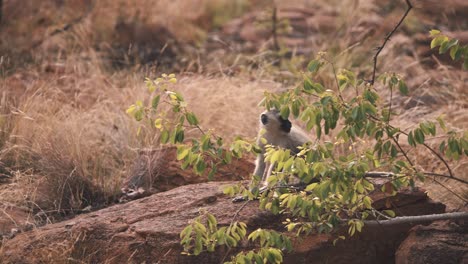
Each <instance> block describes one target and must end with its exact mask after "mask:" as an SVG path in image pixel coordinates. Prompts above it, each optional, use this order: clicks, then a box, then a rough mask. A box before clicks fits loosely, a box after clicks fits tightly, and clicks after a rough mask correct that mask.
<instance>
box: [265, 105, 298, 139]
mask: <svg viewBox="0 0 468 264" xmlns="http://www.w3.org/2000/svg"><path fill="white" fill-rule="evenodd" d="M260 122H261V126H262V128H265V130H267V131H270V132H276V131H281V132H285V133H289V132H291V127H292V124H291V122H290V121H289V120H288V119H283V118H282V117H281V115H280V112H279V111H278V110H270V111H265V112H263V113H262V114H261V115H260Z"/></svg>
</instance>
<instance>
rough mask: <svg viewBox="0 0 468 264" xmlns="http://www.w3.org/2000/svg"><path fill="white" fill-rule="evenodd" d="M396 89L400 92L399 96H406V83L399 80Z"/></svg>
mask: <svg viewBox="0 0 468 264" xmlns="http://www.w3.org/2000/svg"><path fill="white" fill-rule="evenodd" d="M398 89H399V90H400V93H401V94H403V95H408V87H407V86H406V83H405V82H404V81H403V80H400V81H399V82H398Z"/></svg>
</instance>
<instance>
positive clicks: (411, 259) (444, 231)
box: [395, 220, 468, 264]
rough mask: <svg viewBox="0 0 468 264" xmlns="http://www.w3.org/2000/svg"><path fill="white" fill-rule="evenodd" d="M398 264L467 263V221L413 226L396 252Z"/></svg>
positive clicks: (438, 222)
mask: <svg viewBox="0 0 468 264" xmlns="http://www.w3.org/2000/svg"><path fill="white" fill-rule="evenodd" d="M395 260H396V263H398V264H410V263H411V264H419V263H421V264H423V263H424V264H440V263H447V264H452V263H453V264H458V263H468V222H467V221H462V220H460V221H458V222H449V221H437V222H434V223H433V224H431V225H429V226H416V227H414V228H413V229H411V231H410V232H409V235H408V237H407V238H406V239H405V241H403V243H401V245H400V247H399V248H398V251H397V252H396V258H395Z"/></svg>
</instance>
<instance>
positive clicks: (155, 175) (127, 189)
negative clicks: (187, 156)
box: [120, 147, 255, 201]
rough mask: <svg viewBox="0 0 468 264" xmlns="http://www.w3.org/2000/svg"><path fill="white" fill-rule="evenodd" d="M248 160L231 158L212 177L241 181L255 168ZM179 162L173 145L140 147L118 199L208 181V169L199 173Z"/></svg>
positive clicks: (218, 179) (127, 198) (130, 198)
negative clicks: (158, 147) (229, 161)
mask: <svg viewBox="0 0 468 264" xmlns="http://www.w3.org/2000/svg"><path fill="white" fill-rule="evenodd" d="M250 160H252V159H245V158H244V159H237V158H234V159H233V160H232V162H231V163H229V164H220V165H218V170H217V172H216V174H215V175H214V177H213V179H212V180H213V181H232V180H244V177H246V176H248V175H250V174H251V173H252V172H253V170H254V167H255V166H254V164H253V163H252V162H251V161H250ZM181 165H182V161H179V160H177V153H176V148H175V147H164V148H160V149H143V150H140V151H139V153H138V157H137V159H136V160H135V162H134V164H133V168H132V169H131V171H130V173H129V175H128V176H127V179H126V181H125V183H124V186H123V188H122V197H121V198H120V200H121V201H128V200H134V199H136V198H141V197H144V196H148V195H151V194H153V193H158V192H164V191H168V190H171V189H174V188H176V187H179V186H183V185H188V184H194V183H202V182H207V181H208V170H207V171H206V172H205V173H204V174H203V175H201V176H199V175H196V174H195V173H193V171H192V170H191V169H190V168H189V169H186V170H183V169H182V168H181Z"/></svg>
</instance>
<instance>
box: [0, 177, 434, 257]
mask: <svg viewBox="0 0 468 264" xmlns="http://www.w3.org/2000/svg"><path fill="white" fill-rule="evenodd" d="M235 183H236V182H210V183H202V184H193V185H187V186H182V187H179V188H176V189H173V190H170V191H167V192H162V193H158V194H154V195H152V196H149V197H146V198H142V199H139V200H135V201H131V202H128V203H125V204H119V205H115V206H112V207H109V208H106V209H103V210H100V211H95V212H92V213H88V214H83V215H80V216H77V217H76V218H74V219H71V220H68V221H64V222H60V223H56V224H51V225H47V226H44V227H41V228H38V229H36V230H33V231H29V232H24V233H20V234H18V235H17V236H16V237H15V238H13V239H10V240H6V241H4V243H3V248H2V251H0V263H66V262H67V261H69V260H70V259H73V260H76V261H78V262H85V263H143V262H145V263H219V262H220V261H221V260H222V259H223V257H224V256H225V255H226V252H227V251H226V249H225V248H222V247H221V248H218V249H217V251H216V252H214V253H212V254H202V255H200V256H197V257H189V256H185V255H181V254H180V252H181V250H182V248H181V246H180V244H179V232H180V231H181V230H182V229H183V228H184V227H185V226H186V225H187V224H188V223H189V222H190V221H191V220H192V219H194V218H195V217H197V216H198V215H199V211H200V210H207V211H209V212H211V213H213V214H214V215H215V216H216V217H217V218H218V221H219V224H220V225H228V224H229V223H230V222H231V220H232V218H233V217H234V215H236V212H238V210H239V209H240V208H241V207H242V206H243V203H232V202H231V199H230V198H229V197H226V196H224V195H223V194H222V192H221V191H220V189H221V187H222V186H224V185H227V184H235ZM411 193H413V194H414V196H415V197H416V198H415V197H413V196H412V195H411ZM373 197H374V201H375V204H376V205H377V204H378V203H381V204H383V205H385V204H387V203H386V202H382V201H381V200H382V199H381V198H378V196H373ZM384 199H387V198H384ZM406 199H409V200H408V201H407V202H405V201H404V200H406ZM397 200H399V201H400V203H401V205H402V207H401V208H393V209H394V210H395V211H397V212H398V211H399V209H403V208H404V207H406V206H409V205H412V206H417V207H418V208H420V210H421V211H427V210H428V209H424V210H423V209H421V208H427V207H428V206H429V208H438V210H435V211H433V212H431V213H440V210H441V208H443V206H439V207H434V206H432V203H431V202H430V200H429V198H428V197H427V196H426V195H425V194H424V192H422V191H416V192H409V193H407V194H406V195H405V196H398V195H397V196H396V197H395V198H391V201H390V202H389V203H390V204H395V205H396V204H398V203H397ZM409 201H411V202H409ZM413 212H416V211H413ZM237 220H239V221H243V222H245V223H247V225H248V226H249V228H251V229H255V228H258V227H262V228H275V229H277V230H279V231H282V230H283V229H282V227H281V226H282V225H281V219H278V217H277V216H274V215H271V214H269V213H267V212H264V211H259V210H258V202H256V201H254V202H250V203H248V204H247V205H246V206H245V207H244V209H243V210H241V211H240V212H239V214H238V216H237ZM410 228H411V225H409V224H405V225H399V226H392V228H383V227H380V226H375V227H369V228H365V229H364V230H363V233H361V234H359V235H357V236H355V237H353V238H348V239H346V240H345V241H340V242H338V243H337V245H336V246H333V243H332V241H333V240H334V238H335V237H334V236H332V235H316V234H314V235H310V236H308V237H305V238H304V239H303V240H300V241H296V242H295V245H296V246H295V247H296V251H295V252H293V253H289V254H287V255H286V256H285V263H393V262H394V253H395V250H396V249H397V247H398V245H399V243H400V242H401V241H402V240H403V239H404V238H405V237H406V233H407V231H408V230H409V229H410ZM343 232H346V231H345V230H342V231H341V233H343ZM245 246H248V247H249V245H247V244H246V245H245ZM240 249H247V248H245V247H244V248H240ZM232 254H236V250H231V251H229V254H227V255H228V256H227V259H229V257H230V256H231V255H232Z"/></svg>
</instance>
